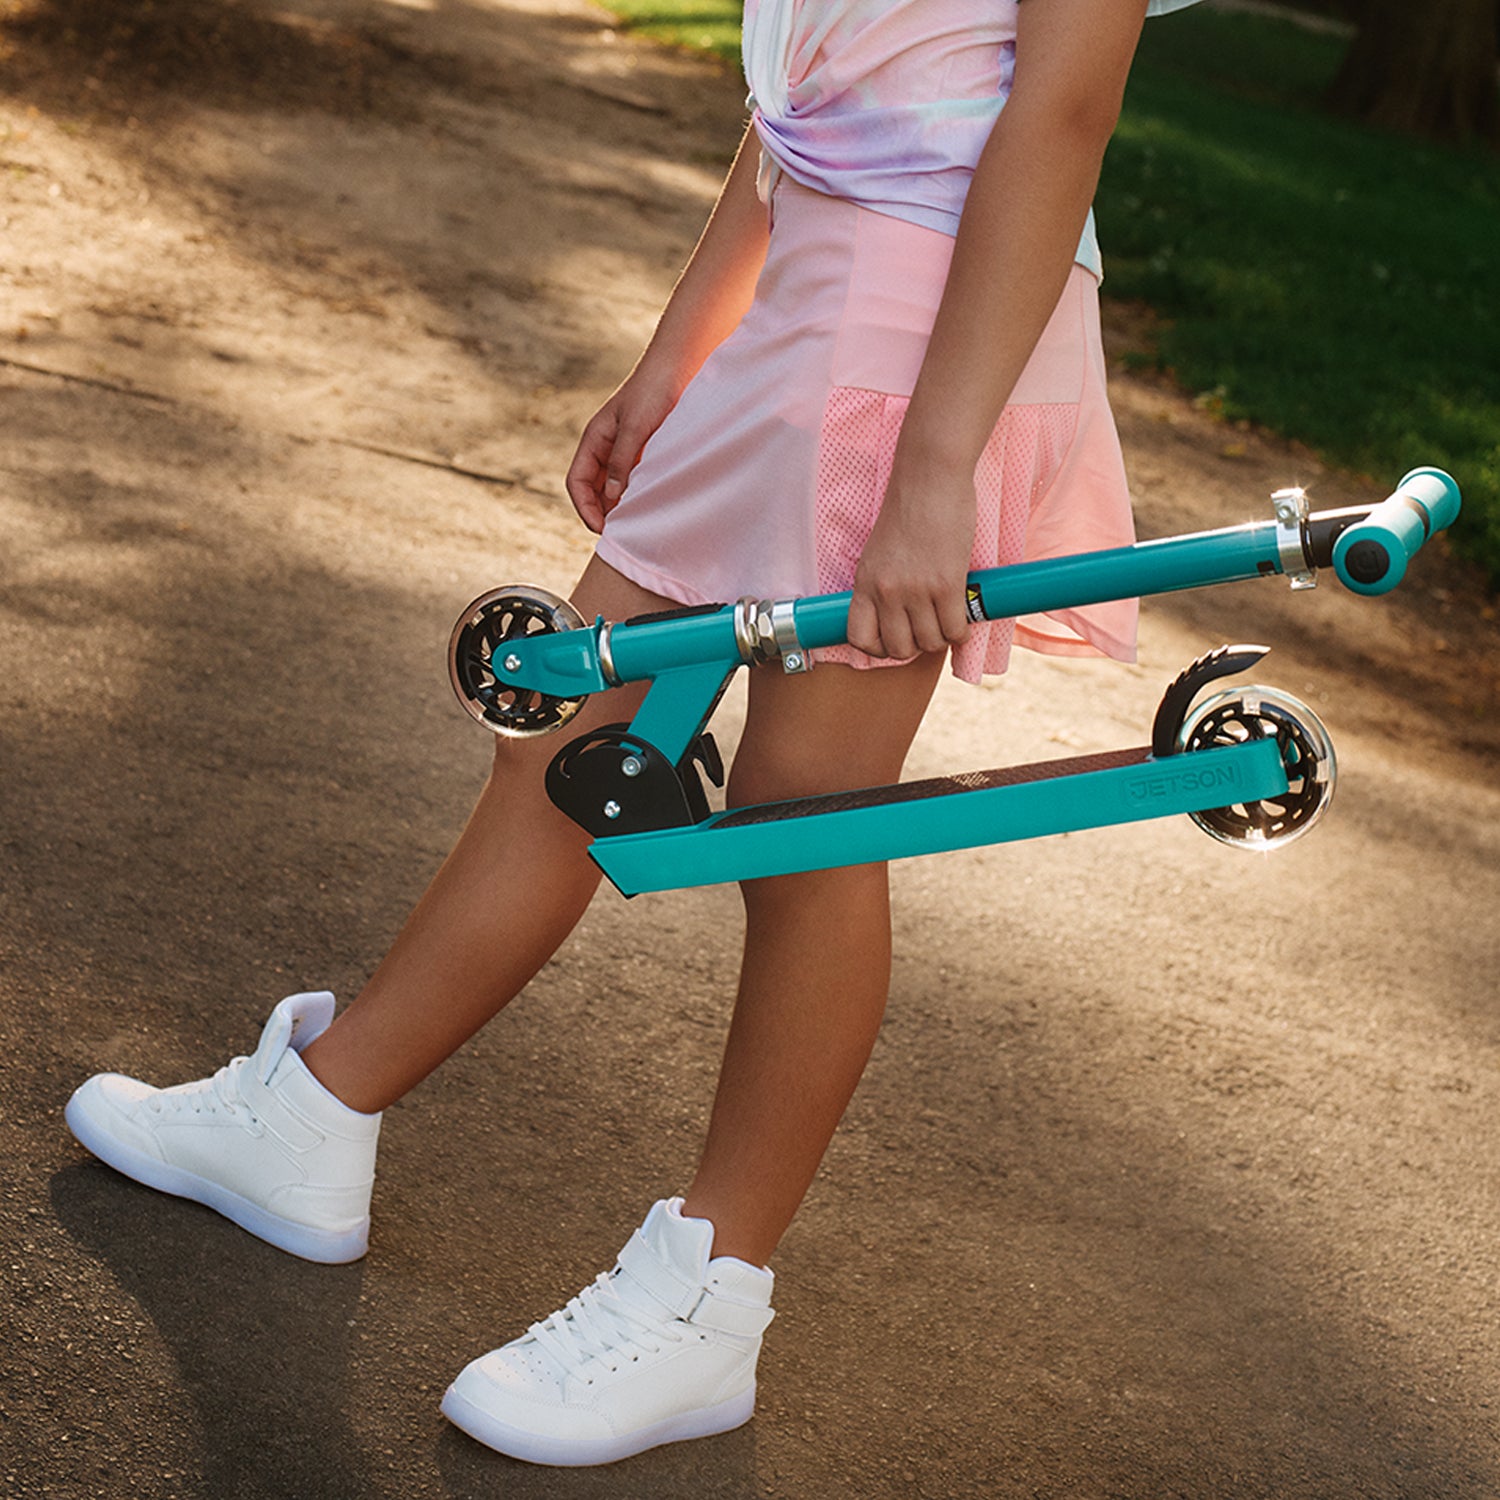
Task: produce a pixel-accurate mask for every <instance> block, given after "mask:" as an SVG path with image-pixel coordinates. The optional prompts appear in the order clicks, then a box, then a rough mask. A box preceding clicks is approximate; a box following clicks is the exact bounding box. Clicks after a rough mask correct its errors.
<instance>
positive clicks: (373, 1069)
mask: <svg viewBox="0 0 1500 1500" xmlns="http://www.w3.org/2000/svg"><path fill="white" fill-rule="evenodd" d="M573 602H574V603H575V604H576V605H577V607H578V609H579V611H580V612H581V613H582V614H583V616H584V618H585V619H589V620H592V619H593V618H594V617H595V616H596V615H601V614H602V615H603V616H604V617H605V618H606V619H608V620H623V619H626V618H628V617H629V616H631V615H636V614H643V613H645V612H647V611H651V610H658V609H668V608H671V607H672V604H671V601H670V600H666V599H662V598H661V597H660V596H658V595H656V594H652V593H649V592H648V591H647V590H645V589H643V588H640V587H639V586H637V585H636V584H634V583H632V582H630V581H629V580H628V579H626V578H624V577H622V576H621V575H620V574H619V573H617V572H616V571H615V570H614V569H613V568H611V567H609V566H608V565H607V564H605V563H602V562H600V561H598V560H597V559H595V560H593V561H591V562H590V563H589V566H588V567H587V568H586V569H585V570H584V574H583V577H582V578H581V579H580V580H579V583H578V587H577V589H576V590H575V591H574V594H573ZM643 691H644V689H643V688H642V687H640V686H635V685H632V686H629V687H624V688H617V689H614V690H613V691H611V692H608V693H602V694H600V695H598V696H597V697H595V698H592V699H590V700H589V702H588V703H586V704H585V705H584V707H583V709H582V710H581V711H580V712H579V714H578V715H577V717H575V718H574V719H573V720H572V721H571V722H570V723H569V724H568V725H567V727H566V728H565V730H564V731H563V732H562V734H561V735H545V736H541V737H539V738H537V739H521V740H513V739H501V740H499V741H498V742H497V744H496V747H495V767H494V771H493V772H492V774H491V776H490V778H489V780H488V782H487V783H486V784H485V787H484V790H483V792H482V793H481V794H480V797H479V801H478V803H477V804H476V805H475V808H474V811H473V813H472V814H471V815H470V818H469V822H468V824H467V826H466V827H465V829H464V831H463V834H462V836H461V837H460V838H459V840H458V843H457V844H456V845H455V846H454V848H453V850H452V852H451V853H450V854H449V856H448V858H447V860H446V861H445V862H444V864H443V866H442V868H441V869H440V870H439V871H438V873H437V875H436V876H435V877H434V878H433V881H432V884H431V885H430V886H429V887H428V888H427V892H426V894H425V895H424V896H423V897H422V899H421V901H420V902H418V904H417V906H416V909H415V910H414V911H413V912H412V914H411V916H410V917H409V918H408V920H407V923H406V925H405V927H404V928H403V929H402V930H401V933H400V935H399V936H398V937H397V939H396V942H395V944H394V946H393V947H392V948H391V950H390V952H389V953H388V954H387V955H386V957H385V959H384V960H383V961H382V963H381V964H380V966H379V968H377V969H376V971H375V973H374V974H373V975H372V976H371V978H370V981H369V983H368V984H367V985H366V986H365V988H364V990H363V991H362V992H361V993H360V995H359V996H358V998H357V999H356V1000H355V1001H354V1003H353V1004H352V1005H350V1006H349V1007H348V1009H347V1010H345V1011H344V1012H343V1013H342V1014H341V1015H340V1016H339V1017H338V1018H337V1019H336V1020H335V1021H334V1022H333V1024H332V1025H331V1026H330V1027H329V1028H328V1030H327V1031H326V1032H324V1033H323V1035H322V1036H320V1037H318V1038H317V1040H316V1041H314V1042H311V1043H310V1044H309V1045H308V1046H307V1048H306V1049H305V1050H304V1052H303V1053H302V1059H303V1061H304V1062H305V1063H306V1064H307V1065H308V1067H309V1068H310V1069H311V1070H312V1072H313V1074H314V1075H315V1076H316V1077H317V1078H318V1079H319V1080H320V1082H322V1083H323V1084H324V1086H325V1087H327V1088H328V1089H330V1090H331V1091H332V1092H333V1093H335V1094H337V1095H338V1097H339V1098H340V1099H342V1100H343V1101H344V1103H346V1104H348V1105H349V1106H350V1107H351V1108H353V1109H357V1110H363V1111H370V1112H373V1111H375V1110H380V1109H384V1108H385V1106H386V1105H388V1104H390V1103H392V1102H394V1101H395V1100H396V1099H399V1098H400V1097H401V1095H402V1094H404V1093H405V1092H406V1091H407V1090H408V1089H410V1088H411V1087H413V1085H415V1084H417V1083H419V1082H420V1081H421V1080H422V1079H423V1078H425V1077H426V1076H427V1074H428V1073H430V1072H431V1071H432V1070H433V1069H434V1068H435V1067H436V1066H437V1065H438V1064H439V1063H440V1062H442V1061H443V1060H444V1059H445V1058H446V1057H448V1056H449V1055H450V1054H451V1053H453V1052H454V1051H456V1050H457V1049H458V1048H459V1047H460V1046H461V1045H462V1044H463V1043H464V1042H465V1041H466V1040H467V1039H468V1038H469V1037H470V1036H472V1035H473V1033H474V1032H476V1031H477V1030H479V1028H480V1027H481V1026H483V1025H484V1023H485V1022H486V1021H488V1020H489V1019H490V1018H491V1017H492V1016H493V1015H495V1014H496V1012H498V1011H499V1010H500V1009H501V1008H502V1007H503V1006H505V1005H506V1004H507V1003H508V1002H509V1001H510V1000H512V999H513V998H514V997H515V996H516V995H517V994H518V993H519V992H520V991H521V990H522V989H523V988H524V987H525V985H526V983H527V982H528V981H529V980H530V979H531V977H532V976H533V975H534V974H535V973H536V972H537V970H538V969H540V968H541V967H542V965H543V964H544V963H546V962H547V960H548V959H549V958H550V957H551V956H552V954H553V953H554V952H555V951H556V950H557V948H558V947H559V946H560V945H561V944H562V942H563V940H564V939H565V938H566V937H567V936H568V934H569V933H570V932H571V931H572V930H573V928H574V926H575V925H576V923H577V921H578V919H579V917H581V916H582V915H583V911H584V909H585V907H587V906H588V903H589V899H590V897H591V896H592V895H593V893H594V890H595V888H596V887H597V886H598V883H599V879H600V875H599V870H598V868H597V866H595V865H594V863H593V861H592V860H590V859H589V858H588V856H587V855H586V853H585V852H584V851H585V849H586V848H587V846H588V842H589V839H588V835H587V834H586V833H584V832H583V830H582V829H580V828H579V827H578V826H577V825H576V824H575V823H573V822H572V821H571V820H570V819H568V818H566V817H565V816H564V815H563V814H562V813H560V812H559V811H558V810H557V809H556V808H555V807H554V806H553V805H552V803H551V802H550V801H549V800H548V798H547V796H546V793H545V791H544V790H543V786H542V774H543V772H544V770H545V769H546V766H547V763H548V761H550V760H551V759H552V757H553V756H554V755H556V754H557V752H558V750H559V749H560V748H561V746H562V745H563V744H564V743H565V742H566V740H568V739H571V738H572V737H573V736H574V735H575V734H578V733H581V732H583V731H584V730H586V729H588V728H590V727H591V726H593V725H598V724H606V723H614V722H618V721H620V720H624V719H629V718H630V716H631V714H632V713H634V711H635V707H636V704H637V703H638V702H639V701H640V698H641V696H642V693H643Z"/></svg>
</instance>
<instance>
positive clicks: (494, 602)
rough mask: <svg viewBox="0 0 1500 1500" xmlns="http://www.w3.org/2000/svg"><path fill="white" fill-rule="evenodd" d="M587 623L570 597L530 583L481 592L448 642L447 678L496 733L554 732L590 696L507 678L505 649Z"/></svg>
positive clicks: (479, 719)
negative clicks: (556, 692) (559, 694)
mask: <svg viewBox="0 0 1500 1500" xmlns="http://www.w3.org/2000/svg"><path fill="white" fill-rule="evenodd" d="M584 624H585V621H584V618H583V616H582V615H581V614H579V612H578V611H577V610H576V609H575V608H574V607H573V606H572V605H571V604H570V603H569V602H568V601H567V600H566V599H561V598H559V597H558V596H557V595H556V594H553V593H550V592H548V590H546V589H540V588H536V587H534V586H533V585H531V584H526V583H511V584H506V585H504V586H503V587H501V588H498V589H491V590H490V592H489V593H487V594H481V595H480V596H479V597H478V598H477V599H476V600H474V602H473V603H472V604H471V605H469V607H468V608H467V609H466V610H465V611H464V612H463V614H461V615H460V616H459V617H458V623H457V624H455V625H454V627H453V634H452V636H451V637H450V638H449V641H448V680H449V681H450V682H451V683H452V684H453V691H454V693H455V695H456V696H457V698H458V701H459V703H460V704H462V706H463V710H464V712H465V713H466V714H468V715H469V717H470V718H471V719H473V720H475V722H477V723H480V724H483V725H484V727H485V728H486V729H488V730H490V731H491V732H492V733H494V734H499V735H505V736H506V737H508V738H512V739H525V738H529V737H530V736H532V735H539V734H550V733H551V732H552V731H553V730H554V729H558V728H560V727H561V726H562V725H564V724H566V723H567V722H568V720H569V719H571V718H572V717H573V715H574V714H576V713H577V712H578V710H579V709H580V708H582V707H583V705H584V704H585V703H586V702H588V698H587V696H584V697H582V698H554V697H552V696H551V695H550V694H548V693H541V692H537V691H535V690H534V689H532V688H524V687H516V686H513V685H511V684H510V683H507V682H506V681H505V679H504V676H503V675H502V674H503V672H504V656H503V654H502V652H501V648H502V647H503V646H505V645H506V643H507V642H510V641H517V640H521V639H523V638H524V637H527V636H533V635H551V634H552V633H553V632H555V631H559V630H577V629H579V628H581V627H582V626H583V625H584ZM497 657H499V666H500V672H499V673H497V672H496V670H495V668H496V658H497Z"/></svg>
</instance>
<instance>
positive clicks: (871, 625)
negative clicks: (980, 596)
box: [849, 451, 975, 660]
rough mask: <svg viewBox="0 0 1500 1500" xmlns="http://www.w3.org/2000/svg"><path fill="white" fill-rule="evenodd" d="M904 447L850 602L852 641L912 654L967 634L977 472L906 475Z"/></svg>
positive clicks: (877, 650) (876, 650) (874, 650)
mask: <svg viewBox="0 0 1500 1500" xmlns="http://www.w3.org/2000/svg"><path fill="white" fill-rule="evenodd" d="M901 468H902V463H901V454H900V452H899V451H898V453H897V462H896V472H893V474H892V476H891V482H890V484H889V486H888V487H887V489H886V492H885V500H884V502H883V503H882V505H881V508H880V515H879V516H878V517H877V518H876V521H875V525H874V527H873V529H872V530H871V532H870V539H869V541H868V542H866V544H865V549H864V551H863V552H862V553H861V554H860V559H859V567H858V568H857V569H856V571H855V574H854V598H853V601H852V602H851V603H850V605H849V644H850V645H851V646H855V647H857V648H858V649H859V650H861V651H865V652H868V653H869V655H871V656H882V657H897V658H900V659H903V660H904V659H906V658H908V657H912V656H917V655H919V654H922V653H925V652H929V651H942V650H945V649H946V648H947V647H949V646H956V645H959V644H960V643H961V642H963V641H966V640H967V639H968V638H969V616H968V610H967V609H966V607H965V603H964V581H965V579H966V578H967V576H968V571H969V558H970V554H971V553H972V551H973V548H974V511H975V499H974V480H973V476H972V473H971V474H970V475H968V476H967V477H962V476H959V477H954V476H948V477H946V478H942V477H939V476H938V475H937V474H936V473H935V471H934V469H932V468H929V469H928V470H927V471H926V472H925V473H924V475H923V479H922V481H921V482H920V483H914V482H912V481H909V480H906V479H904V478H903V477H902V476H901V473H900V471H901Z"/></svg>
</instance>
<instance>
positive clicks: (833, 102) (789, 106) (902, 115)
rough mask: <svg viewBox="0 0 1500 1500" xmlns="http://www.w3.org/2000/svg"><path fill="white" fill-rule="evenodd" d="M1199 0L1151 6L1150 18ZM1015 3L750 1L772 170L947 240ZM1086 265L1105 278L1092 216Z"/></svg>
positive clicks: (994, 92)
mask: <svg viewBox="0 0 1500 1500" xmlns="http://www.w3.org/2000/svg"><path fill="white" fill-rule="evenodd" d="M1194 3H1195V0H1151V4H1150V6H1149V14H1151V15H1160V14H1162V13H1164V12H1166V11H1169V10H1179V9H1181V8H1182V7H1184V6H1186V5H1191V4H1194ZM1016 10H1017V0H987V3H981V0H826V3H825V0H747V3H746V5H745V30H744V55H745V76H746V78H747V79H748V80H749V84H750V97H751V103H752V104H753V106H754V109H755V116H754V118H755V127H756V130H757V132H758V133H759V135H760V141H761V146H762V148H763V152H764V162H765V166H766V171H765V173H764V174H763V178H762V181H763V186H764V187H766V188H767V189H768V188H769V184H770V181H771V180H772V179H773V178H774V176H775V174H776V173H777V172H778V171H782V172H786V173H787V175H788V176H790V177H792V178H794V179H795V180H796V181H798V182H800V183H802V184H804V185H805V186H807V187H810V188H814V189H816V190H817V191H818V192H822V193H828V194H830V195H832V196H833V197H837V198H846V199H849V200H850V201H851V202H854V203H857V204H859V205H860V206H861V207H864V208H870V209H874V210H875V211H876V212H878V213H883V214H889V215H891V216H892V217H893V218H897V219H904V220H907V221H908V222H910V223H913V224H922V225H926V226H927V227H928V228H932V229H939V230H942V231H943V232H944V233H946V234H953V233H955V232H956V230H957V228H958V218H959V214H960V212H961V211H962V209H963V203H964V197H965V195H966V194H967V193H968V190H969V180H970V178H971V177H972V175H973V172H974V167H975V165H976V164H977V162H978V160H979V154H980V152H981V151H982V150H983V149H984V144H985V142H986V141H987V140H988V139H989V135H990V130H991V128H992V127H993V126H994V123H995V120H996V118H997V117H998V115H999V113H1000V110H1001V108H1002V107H1003V106H1004V104H1005V100H1006V98H1007V97H1008V95H1009V93H1010V86H1011V78H1012V75H1013V73H1014V70H1015V59H1016ZM1078 260H1079V263H1080V264H1082V265H1085V266H1087V267H1088V268H1089V269H1090V270H1091V271H1093V273H1094V274H1095V275H1096V276H1097V275H1099V274H1100V260H1099V247H1098V243H1097V241H1096V240H1095V237H1094V223H1093V215H1092V213H1091V214H1090V215H1089V222H1088V226H1087V228H1086V229H1085V231H1084V236H1083V241H1082V243H1081V244H1080V245H1079V247H1078Z"/></svg>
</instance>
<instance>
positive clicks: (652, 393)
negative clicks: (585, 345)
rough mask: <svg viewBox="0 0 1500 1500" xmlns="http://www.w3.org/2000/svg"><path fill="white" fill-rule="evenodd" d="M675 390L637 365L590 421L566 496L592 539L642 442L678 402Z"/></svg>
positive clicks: (625, 480)
mask: <svg viewBox="0 0 1500 1500" xmlns="http://www.w3.org/2000/svg"><path fill="white" fill-rule="evenodd" d="M680 394H681V392H680V389H679V388H678V387H677V386H676V384H675V383H674V382H671V381H668V380H665V379H662V378H660V377H659V376H657V375H655V374H653V373H652V371H651V370H650V369H649V367H647V366H645V365H639V366H637V367H636V369H635V370H634V371H633V372H632V374H631V375H630V376H629V378H628V379H627V380H626V381H625V383H624V384H623V385H622V386H621V387H620V388H619V390H617V391H616V392H615V393H614V395H613V396H611V397H610V398H609V400H608V401H606V402H605V403H604V405H603V406H601V407H600V408H599V410H598V411H596V412H595V413H594V415H593V416H592V417H591V418H590V419H589V422H588V425H587V426H586V427H585V428H584V429H583V436H582V437H581V438H579V440H578V451H577V452H576V453H575V454H574V455H573V462H572V463H571V464H570V465H569V467H568V478H567V487H568V498H569V499H570V500H571V501H572V502H573V509H574V510H576V511H577V512H578V515H579V518H580V519H581V520H582V521H583V524H584V525H585V526H587V527H588V529H589V530H590V531H592V532H593V533H594V534H595V535H598V533H599V532H601V531H603V530H604V518H605V517H606V516H607V515H608V514H609V513H610V511H612V510H613V509H614V508H615V504H616V502H617V501H618V500H619V498H620V496H621V495H622V494H623V493H624V491H625V486H626V484H627V483H628V482H629V480H630V473H631V470H632V469H634V468H635V466H636V462H637V460H638V459H639V458H640V456H641V449H642V448H644V447H645V446H646V441H647V439H648V438H649V437H650V436H651V434H652V433H654V432H655V431H656V429H657V428H658V427H660V426H661V424H662V422H663V421H665V420H666V416H667V413H668V412H670V411H671V410H672V408H673V407H674V406H675V405H676V404H677V397H678V396H679V395H680Z"/></svg>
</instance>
